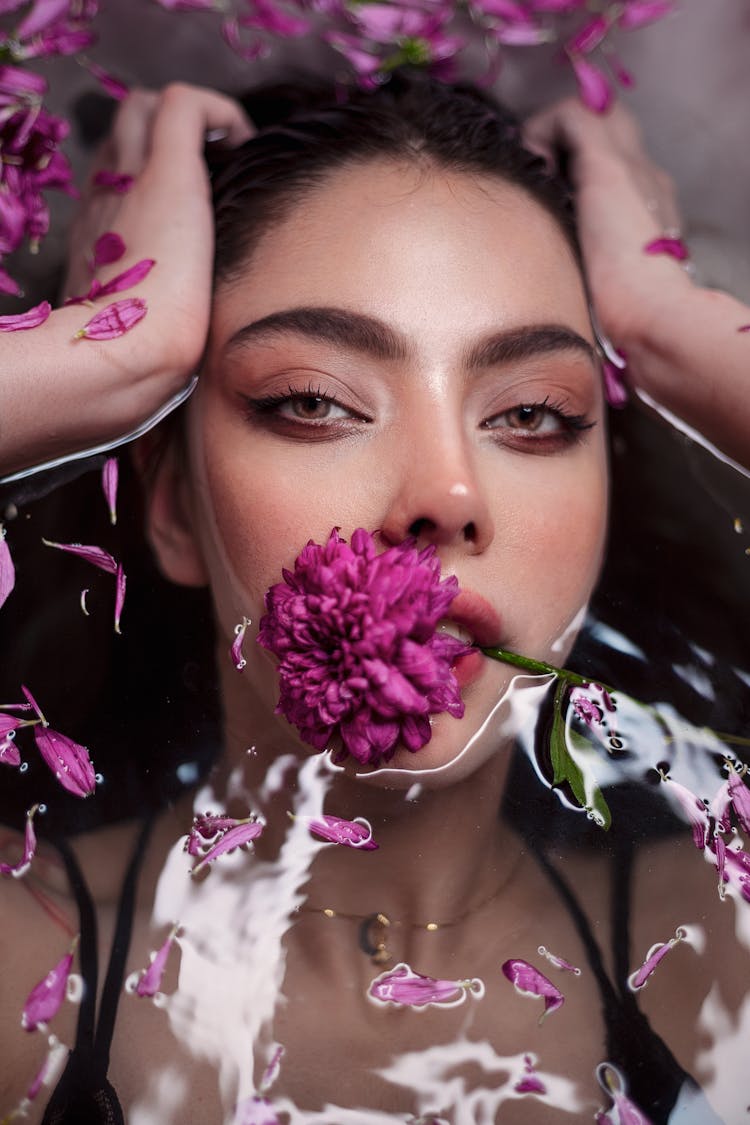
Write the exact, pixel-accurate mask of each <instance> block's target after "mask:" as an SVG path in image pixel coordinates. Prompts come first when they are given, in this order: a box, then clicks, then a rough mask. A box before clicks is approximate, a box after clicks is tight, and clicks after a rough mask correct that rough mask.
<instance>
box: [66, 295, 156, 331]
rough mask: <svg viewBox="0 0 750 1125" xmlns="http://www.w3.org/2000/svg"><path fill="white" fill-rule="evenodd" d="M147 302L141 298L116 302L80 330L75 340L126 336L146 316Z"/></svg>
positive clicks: (129, 298)
mask: <svg viewBox="0 0 750 1125" xmlns="http://www.w3.org/2000/svg"><path fill="white" fill-rule="evenodd" d="M146 312H147V307H146V302H145V301H144V300H143V298H141V297H127V298H126V299H125V300H124V301H115V302H114V304H112V305H107V307H106V308H105V309H102V310H101V312H98V313H97V314H96V316H93V317H92V318H91V320H90V321H89V322H88V323H87V324H85V325H84V326H83V328H79V330H78V331H77V332H76V334H75V336H74V337H73V338H74V339H75V340H84V339H85V340H114V339H116V338H117V337H118V336H124V335H125V333H126V332H129V331H130V329H131V328H133V327H134V325H136V324H137V323H138V321H139V320H143V318H144V316H145V315H146Z"/></svg>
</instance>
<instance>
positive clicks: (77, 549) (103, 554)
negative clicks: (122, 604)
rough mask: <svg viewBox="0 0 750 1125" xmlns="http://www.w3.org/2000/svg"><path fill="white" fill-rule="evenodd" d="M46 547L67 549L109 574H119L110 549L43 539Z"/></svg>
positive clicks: (58, 549)
mask: <svg viewBox="0 0 750 1125" xmlns="http://www.w3.org/2000/svg"><path fill="white" fill-rule="evenodd" d="M42 543H44V545H45V547H54V548H55V549H56V550H57V551H67V553H68V554H69V555H77V556H78V557H79V558H81V559H85V560H86V562H89V563H91V564H92V565H93V566H98V567H99V569H100V570H106V572H107V574H117V563H116V561H115V560H114V559H113V558H112V556H111V555H110V553H109V552H108V551H105V550H103V549H102V548H101V547H93V546H88V545H86V544H84V543H54V542H52V540H51V539H42Z"/></svg>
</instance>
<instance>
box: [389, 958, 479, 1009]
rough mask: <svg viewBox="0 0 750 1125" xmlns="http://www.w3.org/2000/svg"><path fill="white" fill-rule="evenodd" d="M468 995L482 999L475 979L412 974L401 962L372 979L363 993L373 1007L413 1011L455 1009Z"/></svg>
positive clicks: (407, 966)
mask: <svg viewBox="0 0 750 1125" xmlns="http://www.w3.org/2000/svg"><path fill="white" fill-rule="evenodd" d="M469 993H471V995H472V996H474V997H477V998H479V997H481V996H483V995H484V984H483V983H482V981H481V980H479V979H478V978H476V977H474V978H473V979H472V980H439V979H437V978H436V977H426V976H423V975H422V974H421V973H416V972H414V970H413V969H412V968H410V967H409V965H406V964H404V962H403V961H402V962H401V963H400V964H398V965H396V966H395V968H393V969H389V970H388V971H387V972H384V973H381V974H380V976H377V977H375V979H374V980H373V982H372V983H371V985H370V987H369V989H368V990H367V995H368V996H369V998H370V999H371V1000H374V1001H375V1003H376V1004H383V1005H387V1004H392V1005H393V1006H394V1007H396V1008H416V1009H417V1011H422V1010H423V1009H425V1008H429V1007H440V1008H455V1007H456V1006H457V1005H458V1004H463V1002H464V1000H465V999H466V997H467V996H468V995H469Z"/></svg>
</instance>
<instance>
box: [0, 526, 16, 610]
mask: <svg viewBox="0 0 750 1125" xmlns="http://www.w3.org/2000/svg"><path fill="white" fill-rule="evenodd" d="M15 584H16V568H15V567H14V566H13V559H12V558H11V554H10V547H9V546H8V542H7V540H6V532H5V528H4V527H3V525H2V524H1V523H0V606H3V605H5V602H6V601H7V600H8V597H9V595H10V594H11V592H12V591H13V588H14V586H15Z"/></svg>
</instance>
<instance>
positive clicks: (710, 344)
mask: <svg viewBox="0 0 750 1125" xmlns="http://www.w3.org/2000/svg"><path fill="white" fill-rule="evenodd" d="M526 138H527V140H528V142H529V144H530V145H531V146H532V147H534V148H536V149H538V150H539V151H541V152H543V153H544V154H545V155H548V156H552V155H553V154H554V153H555V151H556V150H560V149H562V150H563V151H566V152H567V154H568V159H569V174H570V176H571V179H572V183H573V187H574V189H575V192H576V207H577V213H578V230H579V237H580V240H581V246H582V250H583V256H584V261H585V265H586V271H587V275H588V279H589V284H590V287H591V292H592V295H593V300H594V305H595V309H596V313H597V316H598V319H599V321H600V323H601V326H602V328H603V330H604V332H605V333H606V334H607V336H609V337H610V339H611V340H612V342H613V343H614V344H615V346H616V347H617V348H619V349H620V351H622V352H623V353H624V354H625V355H626V357H627V365H628V366H627V378H628V380H629V382H630V383H631V384H632V385H633V386H634V387H636V388H637V389H640V390H642V391H644V392H645V393H646V394H648V395H649V396H650V397H651V398H653V399H655V400H656V402H658V403H659V404H660V405H661V406H663V407H665V408H666V409H667V410H669V411H671V412H672V413H673V414H675V415H677V416H678V417H679V418H681V419H682V420H683V421H684V422H686V423H687V424H688V425H689V426H691V427H694V428H695V429H696V430H699V431H700V432H701V433H702V434H703V435H704V436H705V437H707V438H708V439H709V441H711V442H712V443H713V444H714V445H716V446H717V447H719V448H720V449H721V450H723V451H724V452H725V453H727V454H728V455H729V456H730V457H732V458H733V459H735V460H736V461H738V462H740V463H742V464H745V465H749V464H750V394H749V393H748V390H749V389H750V331H749V332H740V331H738V330H739V329H740V328H741V327H742V326H743V325H747V324H750V308H749V307H748V306H747V305H744V304H742V302H741V301H738V300H736V299H735V298H733V297H730V296H729V295H728V294H726V293H721V292H719V291H716V290H710V289H703V288H701V287H700V286H698V285H696V284H694V282H693V281H692V280H691V278H690V276H689V274H688V273H686V271H685V269H684V268H683V267H682V265H681V264H680V262H678V261H677V260H676V259H674V258H671V257H668V256H666V255H663V254H662V255H650V254H646V253H645V252H644V246H645V245H646V244H647V243H649V242H651V241H652V240H654V239H656V238H658V237H659V236H660V235H663V234H664V233H665V232H667V231H669V232H672V233H673V232H674V231H675V230H677V229H679V211H678V208H677V204H676V197H675V192H674V188H673V185H672V182H671V180H670V178H669V177H668V176H667V175H666V173H664V172H663V171H662V170H661V169H660V168H658V167H657V166H656V165H654V164H653V163H652V162H651V161H650V159H649V158H648V156H647V154H646V152H645V150H644V148H643V144H642V140H641V136H640V131H639V129H638V126H637V124H636V122H635V120H634V119H633V118H632V117H631V116H630V114H629V113H627V112H626V111H625V110H624V109H623V108H622V107H621V106H615V108H614V109H613V110H612V111H611V112H610V113H608V114H606V115H604V116H597V115H595V114H593V113H591V112H590V111H589V110H587V109H585V108H584V107H583V106H582V105H581V104H580V103H579V102H578V101H577V100H575V99H570V100H567V101H564V102H561V103H559V104H558V105H555V106H552V107H551V108H550V109H548V110H545V111H544V112H543V113H541V114H539V115H537V116H536V117H534V118H532V119H531V120H530V121H529V122H528V125H527V127H526Z"/></svg>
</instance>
